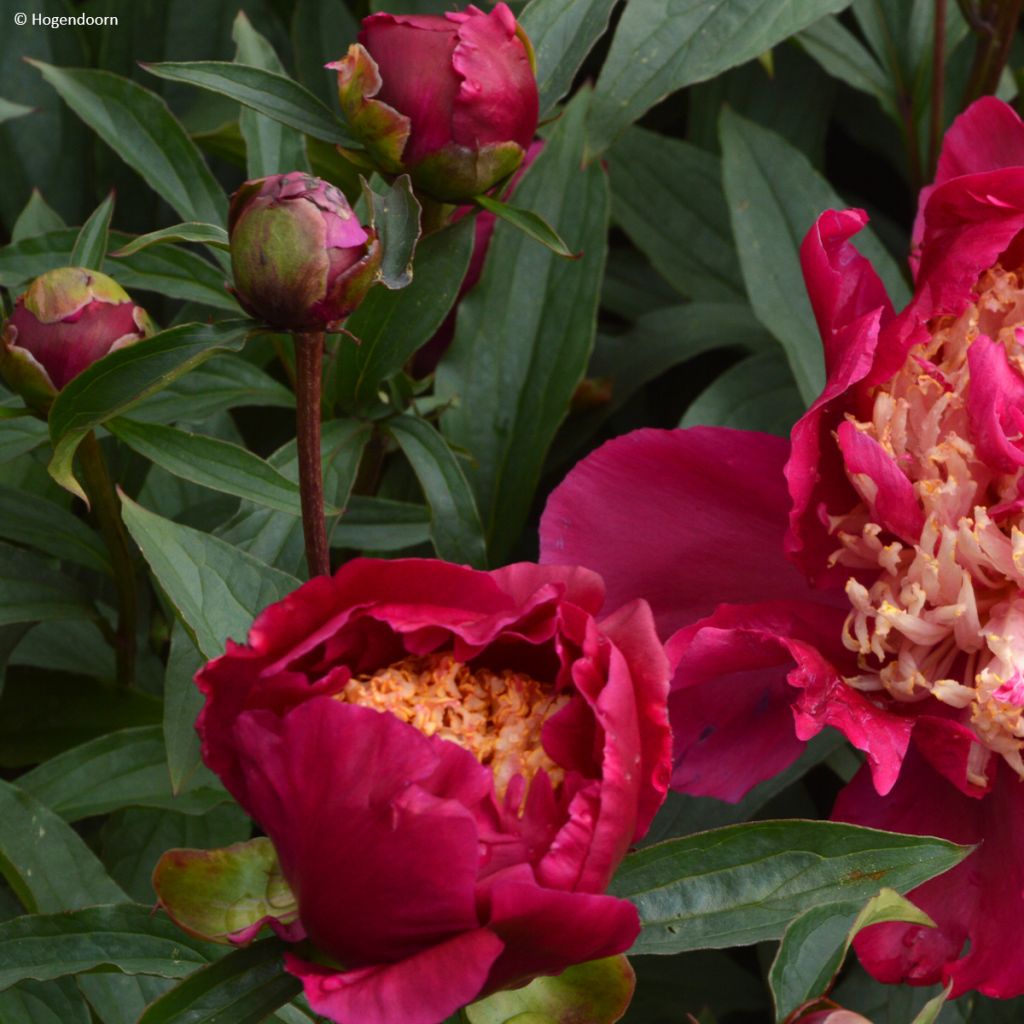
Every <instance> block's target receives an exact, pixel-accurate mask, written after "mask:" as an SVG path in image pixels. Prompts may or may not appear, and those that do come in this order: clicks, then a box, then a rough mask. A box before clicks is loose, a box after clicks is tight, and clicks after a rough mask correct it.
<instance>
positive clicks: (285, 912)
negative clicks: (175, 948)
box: [153, 836, 299, 944]
mask: <svg viewBox="0 0 1024 1024" xmlns="http://www.w3.org/2000/svg"><path fill="white" fill-rule="evenodd" d="M153 888H154V889H155V890H156V894H157V897H158V899H159V900H160V903H161V905H162V906H163V908H164V910H166V911H167V913H168V914H169V915H170V916H171V919H172V920H173V921H174V922H175V923H176V924H177V925H178V927H179V928H183V929H184V930H185V931H186V932H188V933H189V935H195V936H197V937H198V938H201V939H208V940H210V941H211V942H222V943H232V942H234V943H242V942H244V943H246V944H247V943H248V942H250V941H251V940H252V939H253V938H255V936H256V933H257V931H258V930H259V928H260V927H261V926H262V925H264V924H267V923H268V921H270V920H273V921H276V922H278V923H279V924H280V925H282V926H286V927H287V926H291V925H295V924H296V923H297V922H298V919H299V906H298V903H297V902H296V900H295V895H294V893H293V892H292V891H291V889H290V888H289V886H288V883H287V882H286V881H285V878H284V875H283V874H282V873H281V865H280V864H279V863H278V859H277V851H276V850H275V849H274V844H273V843H272V842H271V841H270V840H269V839H267V838H266V836H259V837H257V838H256V839H250V840H248V841H247V842H244V843H234V844H233V845H231V846H226V847H224V848H223V849H220V850H168V851H167V852H166V853H165V854H164V855H163V856H162V857H161V858H160V860H159V862H158V863H157V866H156V869H155V870H154V871H153Z"/></svg>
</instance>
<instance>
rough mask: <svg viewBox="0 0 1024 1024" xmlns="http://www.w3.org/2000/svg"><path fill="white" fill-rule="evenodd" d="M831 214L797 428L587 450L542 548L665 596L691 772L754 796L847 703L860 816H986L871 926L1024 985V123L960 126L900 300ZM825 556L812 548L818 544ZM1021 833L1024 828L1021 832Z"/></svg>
mask: <svg viewBox="0 0 1024 1024" xmlns="http://www.w3.org/2000/svg"><path fill="white" fill-rule="evenodd" d="M866 219H867V218H866V217H865V215H864V214H863V212H861V211H859V210H847V211H842V212H836V211H830V212H827V213H825V214H823V215H822V216H821V217H820V218H819V220H818V222H817V223H816V224H815V226H814V227H813V229H812V230H811V232H810V233H809V234H808V236H807V238H806V240H805V242H804V245H803V249H802V259H803V266H804V273H805V277H806V280H807V285H808V290H809V292H810V295H811V299H812V303H813V305H814V309H815V313H816V315H817V319H818V324H819V326H820V329H821V334H822V339H823V342H824V346H825V358H826V367H827V383H826V386H825V390H824V391H823V392H822V395H821V397H820V398H819V399H818V400H817V401H816V402H815V403H814V405H813V406H812V407H811V409H810V410H809V411H808V412H807V414H806V415H805V416H804V417H803V418H802V419H801V420H800V422H799V423H798V424H797V425H796V427H795V428H794V430H793V432H792V438H791V443H790V444H787V443H786V442H785V441H783V440H781V439H779V438H775V437H769V436H767V435H763V434H756V433H745V432H742V431H733V430H724V429H694V430H687V431H655V430H646V431H639V432H637V433H634V434H631V435H628V436H626V437H624V438H619V439H617V440H615V441H612V442H610V443H609V444H607V445H605V446H604V447H603V448H601V449H599V450H598V451H597V452H596V453H595V454H593V455H592V456H591V457H590V458H588V459H587V460H585V461H584V462H583V463H582V464H581V465H580V466H578V467H577V468H576V469H575V470H574V471H573V472H572V473H571V474H570V475H569V477H568V479H567V480H566V481H565V482H564V483H563V484H562V485H561V487H560V489H559V490H558V491H557V492H556V493H555V494H554V495H553V497H552V499H551V501H550V503H549V505H548V508H547V510H546V514H545V517H544V520H543V523H542V535H543V557H542V560H543V561H545V562H548V563H554V562H560V561H565V560H571V561H573V562H574V563H578V564H582V565H586V566H588V567H590V568H594V569H596V570H598V571H600V572H601V573H602V574H603V576H604V579H605V581H606V584H607V587H608V592H609V597H610V600H611V601H612V602H616V601H623V600H627V599H631V598H635V597H637V596H641V595H643V596H646V597H647V598H648V599H649V600H650V602H651V605H652V607H653V610H654V613H655V616H656V618H657V621H658V626H659V630H660V632H661V633H662V635H664V636H669V635H670V634H671V640H670V642H669V651H670V656H671V657H672V658H673V659H674V661H675V663H676V664H677V666H678V667H677V669H676V675H675V679H674V682H673V684H672V693H671V697H670V719H671V721H672V723H673V726H674V769H673V776H672V785H673V787H675V788H678V789H681V790H684V791H686V792H690V793H696V794H703V795H711V796H716V797H720V798H722V799H726V800H732V801H735V800H738V799H739V798H740V797H741V796H742V795H743V794H744V793H745V792H747V790H749V789H750V788H751V787H752V786H753V785H755V784H756V783H757V782H760V781H761V780H763V779H766V778H768V777H770V776H772V775H774V774H776V773H777V772H778V771H780V770H781V769H782V768H784V767H786V765H788V764H789V763H791V762H792V761H793V760H794V759H795V758H796V757H797V756H798V754H799V753H800V750H801V748H802V745H803V742H804V741H806V740H808V739H810V738H811V737H812V736H813V735H815V734H816V733H817V732H818V731H820V730H821V729H822V728H823V727H824V726H833V727H835V728H837V729H839V730H841V731H842V732H843V733H845V735H846V736H847V738H848V739H849V740H850V742H851V743H852V744H853V745H854V746H855V747H857V748H858V749H860V750H862V751H863V752H864V753H865V755H866V764H865V766H864V768H863V769H862V770H861V771H860V773H859V774H858V775H857V776H856V777H855V778H854V779H853V781H852V782H851V783H850V785H849V786H847V787H846V789H845V790H844V791H843V792H842V793H841V794H840V796H839V798H838V802H837V804H836V807H835V811H834V816H835V817H836V818H839V819H841V820H845V821H850V822H855V823H857V824H862V825H870V826H875V827H878V828H884V829H889V830H894V831H900V832H912V833H919V834H929V835H938V836H943V837H946V838H949V839H952V840H955V841H957V842H962V843H981V844H982V845H981V846H980V848H979V849H978V850H977V851H976V852H975V853H973V854H972V855H971V856H969V857H968V858H967V859H966V860H964V861H963V863H962V864H961V865H959V866H958V867H956V868H954V869H953V870H952V871H950V872H948V873H947V874H945V875H942V876H941V877H939V878H936V879H933V880H932V881H929V882H927V883H926V884H925V885H923V886H921V887H919V888H918V889H916V890H915V891H914V892H913V893H912V894H911V895H912V898H913V900H914V902H915V903H917V904H919V905H920V906H921V907H922V908H923V909H924V910H925V911H926V912H927V913H928V914H930V915H931V916H932V918H933V919H934V920H935V921H936V922H937V923H938V928H936V929H929V928H924V927H920V926H917V925H912V924H901V923H891V924H881V925H876V926H874V927H872V928H869V929H866V930H865V931H864V932H863V933H861V935H859V936H858V938H857V940H856V943H855V945H856V948H857V951H858V953H859V955H860V957H861V960H862V961H863V962H864V964H865V965H866V967H867V968H868V969H869V970H870V971H871V973H872V974H874V976H875V977H876V978H879V979H880V980H882V981H886V982H897V981H905V982H910V983H919V984H931V983H933V982H936V981H943V982H948V981H952V983H953V996H954V997H955V996H957V995H959V994H960V993H962V992H965V991H967V990H970V989H977V990H979V991H981V992H983V993H985V994H986V995H991V996H996V997H1009V996H1016V995H1020V994H1021V993H1024V961H1022V960H1021V958H1020V957H1019V956H1018V955H1017V952H1016V948H1015V944H1014V943H1013V941H1012V936H1013V935H1015V934H1016V930H1017V927H1018V924H1019V920H1020V918H1021V916H1022V914H1024V855H1022V853H1021V851H1022V849H1024V784H1022V778H1024V760H1022V754H1021V751H1022V747H1024V719H1022V711H1024V675H1022V669H1024V589H1022V588H1024V561H1022V560H1024V528H1022V520H1024V472H1022V467H1024V443H1022V440H1021V438H1022V433H1024V272H1022V261H1024V245H1022V238H1024V234H1022V232H1024V125H1022V124H1021V122H1020V120H1019V119H1018V118H1017V115H1016V114H1014V113H1013V111H1012V110H1011V109H1010V108H1009V107H1008V106H1006V105H1005V104H1003V103H1001V102H999V101H998V100H995V99H991V98H989V99H983V100H980V101H978V102H977V103H976V104H974V105H973V106H972V107H971V108H970V109H969V110H968V111H967V112H966V113H965V114H964V115H963V116H962V117H960V118H959V119H958V120H957V121H956V122H955V124H954V125H953V127H952V128H951V129H950V131H949V133H948V135H947V137H946V141H945V146H944V149H943V152H942V157H941V160H940V163H939V168H938V175H937V178H936V181H935V184H934V185H933V186H931V187H930V188H929V189H927V190H925V192H924V193H923V195H922V200H921V208H920V212H919V215H918V220H917V224H916V227H915V234H914V242H915V247H914V256H913V261H912V262H913V266H914V268H915V290H914V296H913V299H912V301H911V302H910V304H909V306H908V307H907V308H906V309H905V310H904V311H903V312H902V313H900V314H899V315H895V314H894V312H893V310H892V307H891V304H890V302H889V300H888V298H887V296H886V294H885V290H884V288H883V286H882V284H881V282H880V281H879V279H878V277H877V276H876V274H875V272H874V271H873V270H872V268H871V267H870V265H869V264H868V262H867V261H866V260H865V259H864V258H863V257H862V256H860V254H859V253H858V252H857V251H856V249H855V248H854V246H853V245H852V244H851V243H850V242H849V239H850V238H851V236H853V235H854V234H856V232H857V231H858V230H860V228H861V227H862V226H863V225H864V224H865V222H866ZM798 568H799V571H798ZM1018 835H1020V836H1021V842H1018V841H1017V836H1018Z"/></svg>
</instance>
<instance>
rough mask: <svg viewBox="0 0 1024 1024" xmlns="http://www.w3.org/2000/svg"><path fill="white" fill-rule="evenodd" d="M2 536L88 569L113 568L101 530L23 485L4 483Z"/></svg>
mask: <svg viewBox="0 0 1024 1024" xmlns="http://www.w3.org/2000/svg"><path fill="white" fill-rule="evenodd" d="M4 429H5V430H6V427H5V428H4ZM0 537H3V538H4V539H5V540H13V541H15V542H16V543H18V544H25V545H28V546H29V547H32V548H36V549H37V550H39V551H43V552H45V553H46V554H48V555H53V556H55V557H56V558H62V559H65V560H67V561H69V562H74V563H75V564H76V565H83V566H85V567H86V568H87V569H94V570H96V571H97V572H110V556H109V555H108V553H107V549H106V547H105V546H104V544H103V541H102V540H101V539H100V536H99V534H97V533H95V532H94V531H93V530H90V529H89V527H88V526H86V525H85V523H84V522H82V520H81V519H79V518H78V516H76V515H73V514H72V513H71V512H69V511H68V510H67V509H65V508H62V507H61V506H60V505H58V504H57V503H56V502H53V501H49V500H47V499H46V498H40V497H37V496H36V495H34V494H32V492H31V491H27V490H24V489H23V488H19V487H8V486H7V485H6V484H0Z"/></svg>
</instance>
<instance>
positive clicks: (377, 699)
mask: <svg viewBox="0 0 1024 1024" xmlns="http://www.w3.org/2000/svg"><path fill="white" fill-rule="evenodd" d="M338 699H339V700H344V701H347V702H348V703H350V704H358V705H360V706H361V707H366V708H373V709H374V710H375V711H390V712H391V714H393V715H397V716H398V717H399V718H400V719H401V720H402V721H403V722H408V723H409V725H412V726H415V727H416V728H417V729H419V731H420V732H422V733H423V734H424V735H426V736H434V735H438V736H440V737H441V738H442V739H446V740H451V741H452V742H453V743H458V744H459V746H461V747H465V748H466V750H468V751H469V752H470V753H471V754H472V755H473V756H474V757H475V758H476V759H477V760H478V761H479V762H480V763H481V764H483V765H486V766H487V767H488V768H490V769H491V772H492V773H493V775H494V789H495V792H496V793H497V794H498V796H499V797H500V798H503V797H504V795H505V791H506V789H507V788H508V786H509V783H510V782H511V781H512V780H513V779H514V778H515V777H516V776H517V775H519V776H522V777H523V780H524V782H525V783H526V784H527V785H528V784H529V783H530V781H531V780H532V779H533V777H534V776H535V775H536V774H537V772H539V771H542V770H543V771H546V772H547V773H548V776H549V777H550V779H551V783H552V785H558V784H559V783H560V782H561V781H562V779H563V777H564V775H565V772H564V771H563V770H562V769H561V768H560V767H559V766H558V765H557V764H555V762H554V761H553V760H552V759H551V758H550V757H549V756H548V754H547V752H546V751H545V750H544V747H543V746H542V745H541V730H542V728H543V725H544V723H545V721H547V719H548V718H550V717H551V716H552V715H553V714H555V712H557V711H559V710H560V709H561V708H563V707H565V705H566V704H568V702H569V699H570V698H569V695H568V694H562V695H560V696H555V695H554V694H552V692H551V688H550V687H549V686H547V685H545V684H543V683H539V682H537V680H536V679H533V678H531V677H530V676H528V675H525V674H524V673H522V672H512V671H510V670H508V669H504V670H502V671H501V672H492V671H491V670H490V669H486V668H480V669H476V670H473V669H470V668H469V667H468V666H467V665H465V664H463V663H462V662H460V661H456V660H455V659H454V658H453V657H452V656H451V655H450V654H428V655H426V656H425V657H409V658H405V659H404V660H402V661H399V662H396V663H395V664H394V665H389V666H388V667H387V668H384V669H381V670H380V671H378V672H374V673H367V674H365V675H360V676H353V677H352V679H350V680H349V681H348V683H347V685H346V686H345V689H344V690H342V691H341V693H340V694H338ZM523 793H524V795H525V788H524V791H523Z"/></svg>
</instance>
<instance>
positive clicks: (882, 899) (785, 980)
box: [768, 889, 935, 1021]
mask: <svg viewBox="0 0 1024 1024" xmlns="http://www.w3.org/2000/svg"><path fill="white" fill-rule="evenodd" d="M837 895H839V894H838V893H837ZM884 921H911V922H913V923H915V924H920V925H923V926H925V927H927V928H934V927H935V922H934V921H932V919H931V918H930V917H929V916H928V915H927V914H926V913H924V911H923V910H921V909H920V908H918V907H915V906H914V904H913V903H911V902H910V901H909V900H907V899H904V897H902V896H900V895H899V893H897V892H895V891H894V890H893V889H882V890H881V891H880V892H879V893H878V894H877V895H875V896H873V897H872V898H871V899H870V900H868V902H867V903H866V904H864V903H860V902H857V901H851V900H842V901H837V902H835V903H826V904H823V905H821V906H816V907H812V908H811V909H810V910H808V911H807V912H806V913H804V914H801V915H800V916H799V917H798V918H796V919H795V920H794V921H793V922H792V923H791V924H790V925H789V927H788V928H787V929H786V932H785V934H784V935H783V936H782V942H781V943H779V949H778V952H777V953H776V954H775V959H774V961H773V962H772V966H771V970H770V971H769V974H768V982H769V984H770V986H771V990H772V1000H773V1001H774V1003H775V1019H776V1020H778V1021H783V1020H785V1019H786V1018H788V1017H789V1015H790V1014H792V1013H793V1012H794V1011H795V1010H797V1009H798V1008H799V1007H800V1006H802V1005H804V1003H806V1002H808V1001H809V1000H811V999H813V998H814V997H815V996H820V995H823V994H824V993H825V992H827V991H828V989H829V987H830V985H831V984H832V980H833V978H834V977H835V975H836V972H837V971H838V970H839V968H840V967H841V966H842V964H843V960H845V959H846V954H847V953H848V952H849V950H850V944H851V943H852V942H853V939H854V937H855V936H856V934H857V933H858V932H859V931H860V930H861V929H862V928H867V927H868V926H869V925H872V924H880V923H882V922H884Z"/></svg>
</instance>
